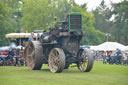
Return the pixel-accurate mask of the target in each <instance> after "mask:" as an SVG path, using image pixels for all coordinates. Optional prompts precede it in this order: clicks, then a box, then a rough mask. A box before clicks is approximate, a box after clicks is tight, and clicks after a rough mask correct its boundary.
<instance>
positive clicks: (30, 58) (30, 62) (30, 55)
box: [27, 43, 35, 68]
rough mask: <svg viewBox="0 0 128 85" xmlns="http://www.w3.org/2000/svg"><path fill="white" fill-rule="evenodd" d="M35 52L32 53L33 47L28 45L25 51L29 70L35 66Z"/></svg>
mask: <svg viewBox="0 0 128 85" xmlns="http://www.w3.org/2000/svg"><path fill="white" fill-rule="evenodd" d="M34 55H35V51H34V46H33V44H32V43H30V45H29V47H28V49H27V61H28V62H27V65H28V66H29V67H30V68H31V67H34V64H35V58H34Z"/></svg>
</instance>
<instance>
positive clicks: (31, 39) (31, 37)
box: [28, 32, 34, 42]
mask: <svg viewBox="0 0 128 85" xmlns="http://www.w3.org/2000/svg"><path fill="white" fill-rule="evenodd" d="M33 40H34V33H33V32H32V33H31V36H30V37H29V39H28V41H29V42H30V41H33Z"/></svg>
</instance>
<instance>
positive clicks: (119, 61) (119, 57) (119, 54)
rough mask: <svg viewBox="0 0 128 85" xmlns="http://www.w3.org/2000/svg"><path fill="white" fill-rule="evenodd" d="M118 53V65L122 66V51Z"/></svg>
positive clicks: (118, 50)
mask: <svg viewBox="0 0 128 85" xmlns="http://www.w3.org/2000/svg"><path fill="white" fill-rule="evenodd" d="M116 53H117V60H118V64H121V58H122V52H121V50H120V49H117V52H116Z"/></svg>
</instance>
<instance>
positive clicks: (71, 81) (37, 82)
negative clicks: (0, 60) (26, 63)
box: [0, 61, 128, 85]
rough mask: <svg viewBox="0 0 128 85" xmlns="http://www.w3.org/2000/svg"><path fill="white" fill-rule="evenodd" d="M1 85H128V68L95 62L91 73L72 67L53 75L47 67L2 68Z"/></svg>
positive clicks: (0, 68)
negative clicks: (33, 69) (32, 68)
mask: <svg viewBox="0 0 128 85" xmlns="http://www.w3.org/2000/svg"><path fill="white" fill-rule="evenodd" d="M0 85H128V66H121V65H108V64H106V65H103V64H102V62H101V61H95V63H94V67H93V69H92V71H91V72H80V71H79V70H78V69H77V67H70V68H69V69H67V70H63V72H62V73H51V72H50V71H49V68H48V66H47V65H44V67H43V69H42V70H39V71H38V70H35V71H32V70H29V69H28V68H27V67H11V66H10V67H9V66H1V67H0Z"/></svg>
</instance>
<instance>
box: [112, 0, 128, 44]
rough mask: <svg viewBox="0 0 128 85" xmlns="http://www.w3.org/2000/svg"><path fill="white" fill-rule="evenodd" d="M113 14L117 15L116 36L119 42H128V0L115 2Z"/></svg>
mask: <svg viewBox="0 0 128 85" xmlns="http://www.w3.org/2000/svg"><path fill="white" fill-rule="evenodd" d="M113 6H114V10H113V14H114V15H115V16H116V17H115V20H114V21H113V22H114V27H115V29H114V30H115V32H114V35H115V38H116V40H117V41H118V42H121V43H123V44H126V45H127V44H128V35H127V33H128V10H127V9H128V1H127V0H124V1H122V2H120V3H117V4H113Z"/></svg>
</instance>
